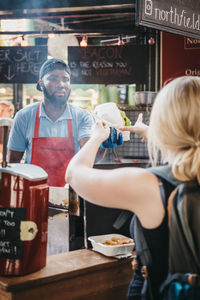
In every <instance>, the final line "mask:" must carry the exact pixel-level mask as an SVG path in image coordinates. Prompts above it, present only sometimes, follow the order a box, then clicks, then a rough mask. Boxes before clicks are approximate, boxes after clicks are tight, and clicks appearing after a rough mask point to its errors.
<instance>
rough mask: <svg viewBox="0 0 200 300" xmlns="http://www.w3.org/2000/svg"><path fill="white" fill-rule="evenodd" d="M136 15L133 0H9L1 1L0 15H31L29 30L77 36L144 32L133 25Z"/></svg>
mask: <svg viewBox="0 0 200 300" xmlns="http://www.w3.org/2000/svg"><path fill="white" fill-rule="evenodd" d="M1 2H2V1H1ZM64 3H65V4H64ZM94 3H95V4H94ZM47 7H48V8H47ZM11 8H12V9H11ZM135 16H136V3H135V1H134V0H132V1H130V0H126V1H122V0H121V1H118V0H107V1H104V0H73V1H72V0H70V1H69V0H68V1H66V0H65V1H62V0H57V1H55V0H54V1H52V0H43V1H42V0H40V1H39V0H34V1H33V2H31V1H30V0H29V1H28V2H26V1H22V0H12V1H11V0H10V1H9V0H8V1H3V3H0V18H1V19H16V18H26V19H33V20H34V24H35V25H34V30H33V31H32V33H40V32H41V30H42V32H43V33H45V32H51V31H54V32H56V33H60V34H62V33H66V34H68V33H69V34H74V35H76V36H78V35H79V34H80V35H83V34H87V35H88V36H114V35H132V34H136V33H141V32H144V31H145V30H146V29H145V28H144V27H141V26H137V25H136V22H135ZM7 33H8V32H7ZM23 33H28V32H23ZM29 33H31V32H29ZM1 34H6V33H2V32H1ZM9 34H16V32H9Z"/></svg>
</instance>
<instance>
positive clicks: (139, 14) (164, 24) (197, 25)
mask: <svg viewBox="0 0 200 300" xmlns="http://www.w3.org/2000/svg"><path fill="white" fill-rule="evenodd" d="M136 23H138V24H140V25H144V26H148V27H152V28H156V29H160V30H162V31H168V32H171V33H176V34H180V35H184V36H188V37H191V38H196V39H200V1H197V0H191V1H188V0H167V1H166V0H137V8H136Z"/></svg>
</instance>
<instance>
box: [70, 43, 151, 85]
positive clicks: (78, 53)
mask: <svg viewBox="0 0 200 300" xmlns="http://www.w3.org/2000/svg"><path fill="white" fill-rule="evenodd" d="M68 60H69V67H70V69H71V82H72V83H79V84H80V83H82V84H129V83H145V82H146V76H147V74H148V72H147V70H146V69H147V66H148V63H147V47H146V45H126V46H105V47H103V46H88V47H68Z"/></svg>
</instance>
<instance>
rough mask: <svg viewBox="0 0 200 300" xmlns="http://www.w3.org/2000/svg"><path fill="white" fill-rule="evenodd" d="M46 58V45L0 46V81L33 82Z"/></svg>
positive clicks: (36, 79)
mask: <svg viewBox="0 0 200 300" xmlns="http://www.w3.org/2000/svg"><path fill="white" fill-rule="evenodd" d="M46 59H47V47H42V46H34V47H0V82H1V83H35V82H37V81H38V74H39V70H40V67H41V65H42V64H43V62H44V61H45V60H46Z"/></svg>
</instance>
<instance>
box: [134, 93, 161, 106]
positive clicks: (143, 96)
mask: <svg viewBox="0 0 200 300" xmlns="http://www.w3.org/2000/svg"><path fill="white" fill-rule="evenodd" d="M156 95H157V92H152V91H148V92H144V91H141V92H135V93H134V96H135V104H136V105H152V104H153V102H154V99H155V97H156Z"/></svg>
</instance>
